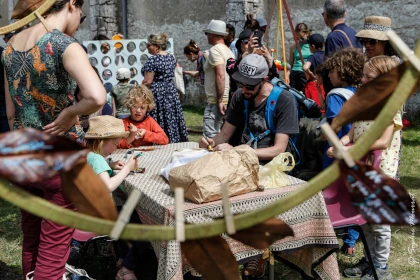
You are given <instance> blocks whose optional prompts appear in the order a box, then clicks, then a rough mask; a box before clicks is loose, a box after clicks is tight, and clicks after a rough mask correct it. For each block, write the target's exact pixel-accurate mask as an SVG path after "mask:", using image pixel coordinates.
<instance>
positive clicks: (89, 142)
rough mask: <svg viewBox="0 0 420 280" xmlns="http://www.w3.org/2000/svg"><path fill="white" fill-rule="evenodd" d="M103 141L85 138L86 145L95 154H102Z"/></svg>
mask: <svg viewBox="0 0 420 280" xmlns="http://www.w3.org/2000/svg"><path fill="white" fill-rule="evenodd" d="M104 142H105V140H104V139H98V138H96V139H86V146H88V148H89V150H91V151H92V152H94V153H95V154H99V155H102V146H103V145H104Z"/></svg>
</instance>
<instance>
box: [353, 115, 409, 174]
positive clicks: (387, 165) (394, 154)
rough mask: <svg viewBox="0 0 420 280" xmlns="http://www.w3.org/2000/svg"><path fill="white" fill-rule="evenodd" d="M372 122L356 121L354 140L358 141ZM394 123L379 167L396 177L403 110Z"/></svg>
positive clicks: (399, 155) (396, 116)
mask: <svg viewBox="0 0 420 280" xmlns="http://www.w3.org/2000/svg"><path fill="white" fill-rule="evenodd" d="M372 124H373V121H360V122H356V123H355V124H354V135H353V142H356V141H357V139H359V137H360V136H361V135H362V134H363V133H365V132H366V130H368V128H369V127H370V126H371V125H372ZM393 124H394V133H393V134H392V140H391V143H390V145H389V146H388V148H387V149H385V150H383V151H382V154H381V163H380V165H379V169H381V171H382V172H383V173H385V174H386V175H387V176H388V177H391V178H393V179H395V177H396V176H397V170H398V165H399V161H400V157H401V129H402V118H401V112H398V113H397V114H396V115H395V116H394V119H393Z"/></svg>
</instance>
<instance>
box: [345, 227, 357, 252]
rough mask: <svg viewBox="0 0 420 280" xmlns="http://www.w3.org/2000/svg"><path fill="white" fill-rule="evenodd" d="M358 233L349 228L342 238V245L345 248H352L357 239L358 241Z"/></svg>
mask: <svg viewBox="0 0 420 280" xmlns="http://www.w3.org/2000/svg"><path fill="white" fill-rule="evenodd" d="M359 235H360V233H359V232H358V231H357V230H355V229H354V228H349V229H348V230H347V233H346V234H345V235H344V237H343V243H344V245H345V247H348V248H350V247H354V245H355V244H356V241H357V239H359Z"/></svg>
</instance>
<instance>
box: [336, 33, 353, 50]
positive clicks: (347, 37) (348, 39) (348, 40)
mask: <svg viewBox="0 0 420 280" xmlns="http://www.w3.org/2000/svg"><path fill="white" fill-rule="evenodd" d="M333 32H340V33H341V34H343V35H344V36H345V37H346V39H347V42H349V45H350V47H352V48H353V44H352V43H351V41H350V38H349V36H347V33H346V32H344V31H343V30H340V29H336V30H334V31H333Z"/></svg>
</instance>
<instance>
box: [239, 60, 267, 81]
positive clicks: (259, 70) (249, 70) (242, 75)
mask: <svg viewBox="0 0 420 280" xmlns="http://www.w3.org/2000/svg"><path fill="white" fill-rule="evenodd" d="M267 75H268V64H267V61H266V60H265V58H264V57H263V56H262V55H258V54H249V55H247V56H245V57H244V58H243V59H242V61H241V62H240V63H239V66H238V71H236V72H235V73H233V75H232V78H233V79H234V80H235V81H237V82H240V83H243V84H245V85H251V86H254V85H256V84H258V83H259V82H261V81H262V80H263V79H264V78H265V77H267Z"/></svg>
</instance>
